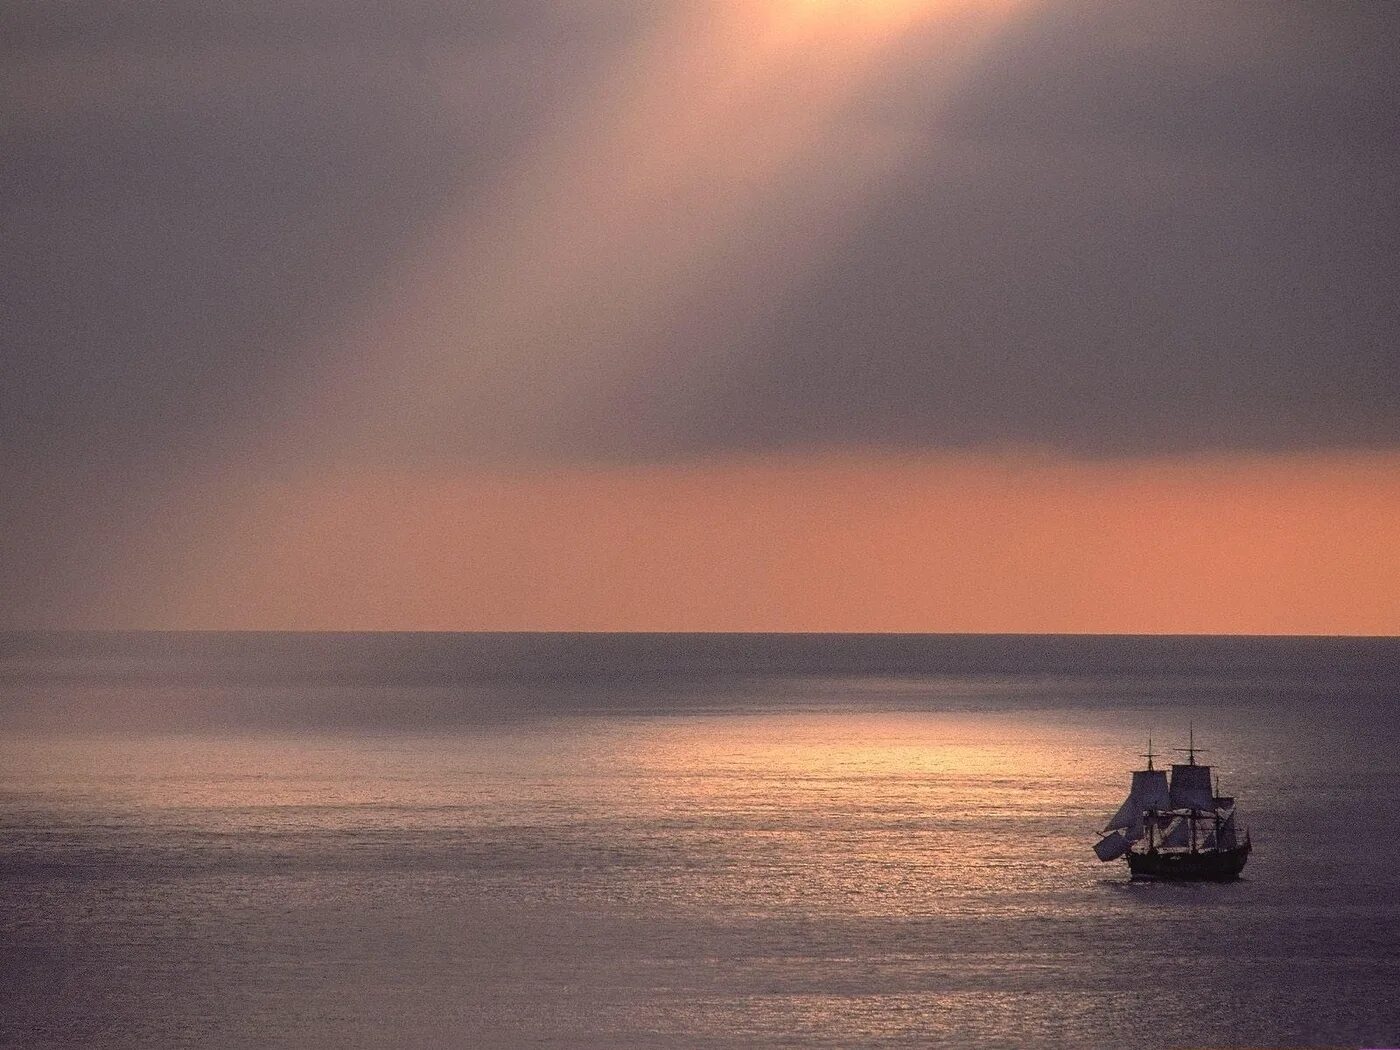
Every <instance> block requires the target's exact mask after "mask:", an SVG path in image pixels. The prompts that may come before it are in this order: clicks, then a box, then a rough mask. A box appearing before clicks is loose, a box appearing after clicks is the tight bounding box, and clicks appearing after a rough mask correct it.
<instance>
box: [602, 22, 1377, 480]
mask: <svg viewBox="0 0 1400 1050" xmlns="http://www.w3.org/2000/svg"><path fill="white" fill-rule="evenodd" d="M1397 47H1400V8H1396V7H1395V6H1393V5H1369V6H1368V5H1347V6H1346V7H1328V8H1325V9H1322V8H1307V7H1301V6H1293V7H1285V6H1282V5H1248V6H1239V7H1221V6H1219V5H1210V6H1201V5H1190V6H1188V5H1167V6H1166V7H1165V9H1164V8H1162V7H1153V8H1151V9H1144V8H1142V7H1140V6H1138V5H1128V6H1120V5H1115V6H1113V7H1112V8H1103V7H1101V6H1095V7H1092V8H1089V7H1082V8H1076V7H1073V6H1059V7H1054V8H1046V9H1043V10H1042V11H1041V12H1040V13H1039V14H1038V15H1037V16H1036V17H1035V18H1034V19H1032V20H1031V21H1029V22H1028V23H1026V24H1023V25H1020V26H1019V27H1018V28H1017V29H1016V31H1015V32H1014V33H1013V34H1012V35H1011V36H1009V37H1008V38H1007V39H1005V40H1003V41H1001V42H1000V43H999V44H998V46H997V47H996V48H995V49H994V51H993V53H991V54H990V55H989V56H988V57H987V60H986V62H985V63H984V65H983V66H982V67H981V68H980V69H979V71H978V73H977V75H976V76H975V77H973V78H972V79H971V80H970V81H969V82H967V83H965V84H964V85H963V87H962V89H961V90H960V91H959V93H958V96H957V97H956V99H955V100H954V101H953V103H952V105H951V106H939V105H938V104H937V101H936V100H934V99H932V98H925V97H923V96H922V95H921V92H920V86H919V82H918V78H917V71H918V69H919V68H920V64H919V62H918V61H917V57H918V56H913V60H911V61H910V62H909V64H908V66H907V68H906V69H905V70H904V71H902V72H900V73H897V74H896V75H895V76H893V77H892V78H891V80H890V81H889V82H886V83H884V84H882V85H880V87H881V91H880V93H879V95H878V96H872V97H870V98H867V99H865V100H863V105H862V106H861V107H857V109H856V111H855V112H854V113H853V114H851V115H850V117H849V118H848V119H850V120H852V121H853V122H858V123H865V124H869V123H871V122H878V123H882V124H883V125H884V126H886V127H887V128H888V129H890V130H891V132H892V133H895V134H899V135H902V136H905V137H907V138H908V140H909V141H910V145H909V152H910V154H911V156H912V157H913V158H915V159H914V161H913V163H912V164H911V165H910V168H909V171H908V172H907V173H906V175H905V177H904V178H903V179H902V180H901V181H900V182H899V183H898V184H897V185H895V186H893V187H892V188H890V189H889V190H887V191H886V192H885V193H884V196H883V198H882V202H881V204H880V206H879V207H878V209H877V210H876V211H875V213H874V214H873V215H871V216H870V217H868V219H866V220H865V221H863V222H861V223H859V224H857V225H856V226H855V228H854V229H853V230H852V231H851V233H850V236H849V237H848V238H847V240H846V241H845V242H844V243H843V244H842V246H841V248H840V250H839V251H837V252H834V253H833V258H832V260H831V262H830V263H829V264H828V265H826V266H825V267H824V268H823V269H822V271H821V272H819V273H817V274H816V275H814V276H813V277H812V278H811V279H809V280H808V281H806V282H805V283H804V284H803V285H802V286H801V287H800V288H799V290H798V291H797V293H796V294H795V295H794V296H793V297H792V298H791V299H790V300H789V301H787V302H785V303H784V304H783V305H782V306H781V307H780V308H778V309H775V310H773V311H770V312H768V313H767V314H766V315H765V316H763V317H762V318H761V319H759V320H757V321H756V322H753V323H751V324H749V325H748V326H747V327H746V328H745V330H744V331H743V332H742V333H741V334H740V335H738V336H737V337H736V338H733V339H732V340H730V341H729V342H728V343H727V345H725V346H723V347H722V348H720V350H719V351H718V352H717V350H716V348H715V347H713V346H710V345H707V342H706V333H705V331H704V330H703V329H701V330H699V331H694V332H688V333H683V334H682V338H686V339H689V340H690V342H689V344H688V345H686V346H685V347H684V349H683V350H681V351H679V352H676V353H674V354H673V355H672V359H673V360H676V361H681V362H685V363H686V364H685V365H683V366H682V367H680V368H679V369H678V370H677V371H676V372H674V373H666V374H653V375H649V376H643V377H641V378H640V380H639V382H638V384H637V386H636V387H635V388H634V389H633V390H631V391H629V398H630V403H629V405H628V406H627V407H628V409H629V410H630V411H619V410H618V406H608V408H607V409H606V410H605V411H603V412H601V413H600V414H599V415H598V416H597V417H584V418H583V419H582V420H581V422H580V429H581V430H582V431H584V432H592V433H601V434H602V440H603V442H604V443H605V444H606V443H608V442H613V443H615V447H624V448H625V447H628V446H629V445H631V444H633V443H634V442H635V440H636V438H635V435H634V433H633V432H632V431H630V430H628V429H627V428H625V427H616V426H612V427H610V426H609V423H608V421H609V420H619V419H624V420H625V419H629V418H641V419H643V420H644V421H645V422H644V426H643V429H644V430H645V432H646V442H645V444H646V446H647V447H649V448H651V449H653V450H655V449H657V448H661V449H670V450H672V451H696V450H712V449H723V448H733V447H742V448H752V449H763V448H774V447H785V446H794V445H799V446H800V445H804V444H810V443H822V444H843V443H860V444H874V445H894V446H902V447H915V448H918V447H929V446H945V447H946V446H954V447H967V446H977V445H988V444H990V445H998V444H1032V445H1039V446H1046V447H1052V448H1058V449H1061V450H1069V451H1071V452H1076V453H1087V454H1093V455H1105V454H1106V455H1122V454H1130V455H1131V454H1143V453H1150V454H1156V453H1171V452H1196V451H1210V450H1226V451H1229V450H1263V451H1270V450H1275V451H1276V450H1300V449H1318V448H1338V447H1362V448H1393V447H1395V445H1396V443H1397V441H1400V353H1397V340H1400V81H1397V79H1396V78H1395V77H1394V76H1393V72H1392V62H1393V55H1394V54H1395V53H1396V49H1397ZM732 305H733V304H725V303H722V302H715V303H712V304H711V310H712V311H713V312H714V314H721V315H722V314H723V313H724V311H725V310H726V308H727V306H732Z"/></svg>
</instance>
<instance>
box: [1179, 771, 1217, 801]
mask: <svg viewBox="0 0 1400 1050" xmlns="http://www.w3.org/2000/svg"><path fill="white" fill-rule="evenodd" d="M1171 801H1172V805H1171V808H1172V809H1214V808H1215V791H1214V789H1213V787H1212V785H1211V782H1210V766H1197V765H1193V764H1177V765H1173V766H1172V783H1171Z"/></svg>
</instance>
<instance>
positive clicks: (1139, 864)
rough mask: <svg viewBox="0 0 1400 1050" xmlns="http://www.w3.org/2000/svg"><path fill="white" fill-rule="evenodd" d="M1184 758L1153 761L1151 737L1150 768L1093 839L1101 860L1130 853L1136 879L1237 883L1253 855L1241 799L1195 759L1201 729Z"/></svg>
mask: <svg viewBox="0 0 1400 1050" xmlns="http://www.w3.org/2000/svg"><path fill="white" fill-rule="evenodd" d="M1176 750H1177V751H1184V752H1185V753H1186V761H1185V762H1180V763H1174V764H1173V765H1172V768H1171V779H1170V780H1168V778H1167V771H1166V770H1164V769H1156V768H1155V767H1154V766H1153V765H1152V760H1153V758H1154V757H1156V756H1154V755H1153V753H1152V740H1151V739H1150V738H1149V739H1148V741H1147V754H1146V755H1145V756H1143V757H1145V758H1146V759H1147V768H1146V769H1139V770H1136V771H1134V773H1133V783H1132V787H1131V788H1130V789H1129V791H1128V797H1127V799H1126V800H1125V801H1124V803H1123V804H1122V805H1121V806H1119V807H1118V812H1117V813H1115V814H1113V816H1112V817H1111V818H1109V821H1108V824H1107V825H1106V826H1105V827H1104V829H1103V831H1102V832H1100V835H1101V836H1102V837H1101V838H1100V839H1099V841H1098V842H1096V843H1095V844H1094V853H1095V854H1097V855H1098V858H1099V860H1102V861H1112V860H1117V859H1118V858H1119V857H1126V858H1127V860H1128V870H1129V871H1130V872H1131V873H1132V877H1133V878H1135V879H1175V880H1180V881H1191V882H1231V881H1233V880H1235V879H1237V878H1239V877H1240V872H1241V871H1243V870H1244V866H1245V862H1246V861H1248V860H1249V851H1250V840H1249V831H1248V830H1247V829H1245V830H1244V831H1243V835H1241V829H1240V827H1239V822H1238V811H1237V809H1236V807H1235V800H1234V799H1233V798H1231V797H1230V796H1228V795H1221V794H1220V783H1219V780H1218V778H1217V779H1216V781H1215V782H1214V783H1212V781H1211V771H1210V766H1203V765H1197V763H1196V753H1197V751H1198V750H1201V749H1199V748H1197V747H1196V733H1195V729H1194V727H1193V728H1192V730H1191V742H1190V745H1189V746H1187V747H1183V748H1177V749H1176Z"/></svg>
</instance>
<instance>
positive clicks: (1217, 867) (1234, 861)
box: [1126, 842, 1250, 882]
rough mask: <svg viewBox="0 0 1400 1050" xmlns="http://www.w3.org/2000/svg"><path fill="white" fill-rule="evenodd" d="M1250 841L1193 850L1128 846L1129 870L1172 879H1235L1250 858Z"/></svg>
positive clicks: (1137, 874)
mask: <svg viewBox="0 0 1400 1050" xmlns="http://www.w3.org/2000/svg"><path fill="white" fill-rule="evenodd" d="M1249 849H1250V845H1249V843H1248V842H1246V843H1245V844H1244V845H1243V846H1237V847H1236V848H1234V849H1222V850H1206V851H1197V852H1196V853H1191V852H1184V853H1183V852H1166V851H1164V850H1144V851H1143V852H1141V853H1137V852H1134V851H1132V850H1129V851H1128V853H1127V854H1126V856H1127V858H1128V871H1129V872H1131V873H1132V877H1133V878H1134V879H1167V880H1170V881H1172V882H1234V881H1235V880H1236V879H1238V878H1239V877H1240V872H1242V871H1244V865H1245V862H1246V861H1248V860H1249Z"/></svg>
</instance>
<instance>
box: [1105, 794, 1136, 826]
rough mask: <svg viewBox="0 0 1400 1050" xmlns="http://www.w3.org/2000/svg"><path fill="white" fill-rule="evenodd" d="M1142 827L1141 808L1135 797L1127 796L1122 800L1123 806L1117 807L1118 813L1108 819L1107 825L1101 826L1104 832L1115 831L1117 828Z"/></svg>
mask: <svg viewBox="0 0 1400 1050" xmlns="http://www.w3.org/2000/svg"><path fill="white" fill-rule="evenodd" d="M1141 826H1142V807H1141V806H1140V805H1138V800H1137V798H1136V797H1135V796H1133V795H1129V796H1128V797H1127V798H1126V799H1124V800H1123V804H1122V805H1121V806H1119V807H1118V812H1117V813H1115V814H1113V816H1111V817H1109V818H1108V823H1107V824H1105V825H1104V826H1103V829H1104V831H1116V830H1117V829H1119V828H1137V827H1141Z"/></svg>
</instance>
